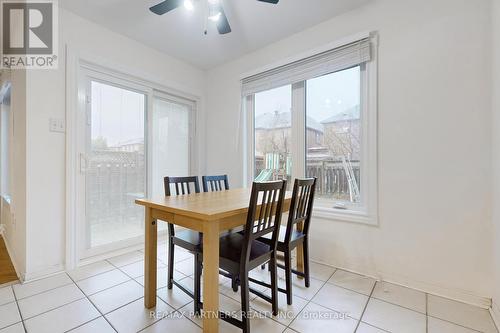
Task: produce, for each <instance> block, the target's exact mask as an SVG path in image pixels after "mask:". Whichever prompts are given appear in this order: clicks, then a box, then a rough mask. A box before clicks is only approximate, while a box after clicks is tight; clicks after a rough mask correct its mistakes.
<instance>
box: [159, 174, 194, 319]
mask: <svg viewBox="0 0 500 333" xmlns="http://www.w3.org/2000/svg"><path fill="white" fill-rule="evenodd" d="M164 186H165V195H166V196H170V195H171V194H172V191H171V189H170V188H171V186H172V187H173V189H174V192H175V195H184V194H191V192H192V189H191V187H192V188H193V190H194V193H200V184H199V182H198V177H196V176H193V177H165V178H164ZM167 223H168V221H167ZM202 244H203V238H202V233H200V232H198V231H194V230H189V229H185V230H181V231H179V232H177V233H176V232H175V229H174V225H173V224H171V223H168V267H167V269H168V277H167V287H168V289H172V287H173V285H174V284H175V285H176V286H177V287H179V288H180V289H181V290H182V291H184V292H185V293H186V294H188V295H189V296H190V297H192V298H193V300H196V299H198V298H199V295H200V293H201V268H200V265H199V264H198V262H200V261H201V260H202V259H201V258H202V257H203V254H202V253H203V252H202ZM176 245H177V246H180V247H182V248H184V249H186V250H188V251H189V252H191V253H192V254H194V275H195V277H197V276H199V277H200V278H198V279H196V278H195V279H194V291H191V290H189V289H188V288H187V287H186V286H184V285H182V284H181V283H180V282H178V281H176V280H174V251H175V246H176ZM194 312H195V313H196V314H199V313H200V309H199V307H198V303H196V302H194Z"/></svg>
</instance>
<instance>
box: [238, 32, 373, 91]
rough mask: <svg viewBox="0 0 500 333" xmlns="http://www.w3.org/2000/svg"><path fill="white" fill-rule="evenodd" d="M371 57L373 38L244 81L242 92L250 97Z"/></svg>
mask: <svg viewBox="0 0 500 333" xmlns="http://www.w3.org/2000/svg"><path fill="white" fill-rule="evenodd" d="M370 60H371V43H370V38H368V37H367V38H364V39H361V40H358V41H356V42H353V43H350V44H347V45H344V46H341V47H337V48H335V49H332V50H329V51H325V52H322V53H319V54H316V55H313V56H310V57H307V58H305V59H301V60H298V61H294V62H292V63H289V64H287V65H283V66H280V67H277V68H274V69H271V70H268V71H265V72H263V73H259V74H256V75H252V76H249V77H247V78H244V79H243V80H242V90H241V91H242V95H243V96H248V95H252V94H255V93H257V92H260V91H264V90H269V89H273V88H277V87H281V86H284V85H286V84H293V83H296V82H300V81H305V80H308V79H311V78H314V77H317V76H321V75H325V74H329V73H333V72H336V71H340V70H343V69H347V68H350V67H353V66H357V65H360V64H362V63H365V62H368V61H370Z"/></svg>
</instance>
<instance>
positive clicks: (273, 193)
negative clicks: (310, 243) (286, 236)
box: [196, 180, 286, 333]
mask: <svg viewBox="0 0 500 333" xmlns="http://www.w3.org/2000/svg"><path fill="white" fill-rule="evenodd" d="M285 192H286V181H285V180H280V181H274V182H265V183H257V182H254V183H253V185H252V194H251V196H250V204H249V208H248V214H247V221H246V224H245V229H244V231H243V232H242V233H238V232H236V233H229V234H226V235H225V236H222V237H221V238H220V245H219V246H220V250H219V253H220V257H219V266H220V268H221V269H222V270H224V271H226V272H229V274H231V275H232V276H237V277H238V282H239V284H240V286H241V310H242V316H241V317H242V319H241V320H239V319H237V318H234V317H232V316H229V315H227V314H225V313H222V312H221V313H219V317H220V318H221V319H222V320H224V321H227V322H229V323H231V324H233V325H235V326H237V327H239V328H241V329H242V330H243V332H244V333H249V332H250V318H249V317H248V315H249V311H250V303H249V298H250V297H249V292H252V293H253V294H255V295H257V296H258V297H260V298H262V299H264V300H266V301H268V302H269V303H271V304H272V312H273V315H277V314H278V280H277V279H278V275H277V267H276V247H277V242H278V232H279V226H280V223H281V213H282V206H283V201H284V199H285ZM264 235H269V237H270V241H269V242H267V243H262V242H260V241H258V240H257V239H258V238H260V237H263V236H264ZM265 263H269V265H270V269H271V284H270V285H266V287H270V288H271V297H269V296H267V295H265V294H264V293H262V292H260V291H257V290H255V289H253V288H250V286H249V281H253V279H250V278H249V276H248V273H249V272H250V271H251V270H252V269H254V268H257V267H259V266H261V265H262V264H265ZM196 302H197V303H199V304H200V307H202V304H201V302H200V300H199V299H198V301H196Z"/></svg>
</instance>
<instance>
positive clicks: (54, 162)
mask: <svg viewBox="0 0 500 333" xmlns="http://www.w3.org/2000/svg"><path fill="white" fill-rule="evenodd" d="M59 26H60V36H59V37H60V39H59V44H60V51H59V57H60V58H59V59H60V60H59V69H58V70H36V71H35V70H33V71H29V73H28V77H27V90H28V91H27V109H28V120H27V157H28V160H27V170H26V172H27V188H28V189H27V212H26V213H27V217H26V219H27V234H26V243H27V254H26V257H27V261H26V271H25V272H26V274H27V275H26V277H27V278H28V279H31V278H35V277H38V276H40V275H43V274H47V273H51V272H54V271H58V270H60V269H63V268H64V261H65V223H66V222H65V198H66V197H65V195H66V193H65V170H66V169H65V168H66V165H65V162H66V159H65V158H66V157H65V135H64V134H61V133H53V132H49V119H50V118H60V119H65V117H66V106H65V98H66V93H65V89H66V86H65V75H66V71H65V50H64V47H65V46H66V45H68V47H69V48H70V49H71V51H72V52H74V53H76V54H80V53H81V52H82V51H83V52H84V54H85V55H92V56H96V57H98V58H102V59H103V61H105V62H106V64H109V65H111V66H113V67H114V68H119V69H122V68H125V69H130V70H131V71H132V72H133V74H135V75H136V76H141V77H143V78H145V79H148V80H151V81H154V82H157V83H159V84H163V85H165V86H168V87H172V88H175V89H177V90H182V91H184V92H187V93H190V94H193V95H197V96H200V97H202V98H203V89H204V72H203V71H201V70H198V69H196V68H194V67H192V66H190V65H188V64H186V63H184V62H182V61H179V60H176V59H173V58H171V57H169V56H167V55H165V54H162V53H160V52H158V51H155V50H153V49H151V48H148V47H146V46H144V45H142V44H139V43H138V42H136V41H133V40H131V39H128V38H126V37H124V36H121V35H119V34H116V33H114V32H111V31H109V30H107V29H105V28H102V27H100V26H98V25H96V24H94V23H91V22H89V21H87V20H84V19H83V18H81V17H79V16H76V15H74V14H72V13H70V12H68V11H66V10H63V9H60V18H59ZM70 111H74V110H68V112H70ZM201 111H202V109H200V112H201ZM199 127H200V128H203V126H202V124H200V126H199Z"/></svg>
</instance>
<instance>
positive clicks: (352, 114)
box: [321, 105, 360, 124]
mask: <svg viewBox="0 0 500 333" xmlns="http://www.w3.org/2000/svg"><path fill="white" fill-rule="evenodd" d="M359 111H360V110H359V105H356V106H354V107H352V108H350V109H347V110H345V111H343V112H340V113H337V114H335V115H333V116H331V117H329V118H326V119H325V120H323V121H322V122H321V123H322V124H331V123H336V122H339V121H349V120H356V119H359V115H360V112H359Z"/></svg>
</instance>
